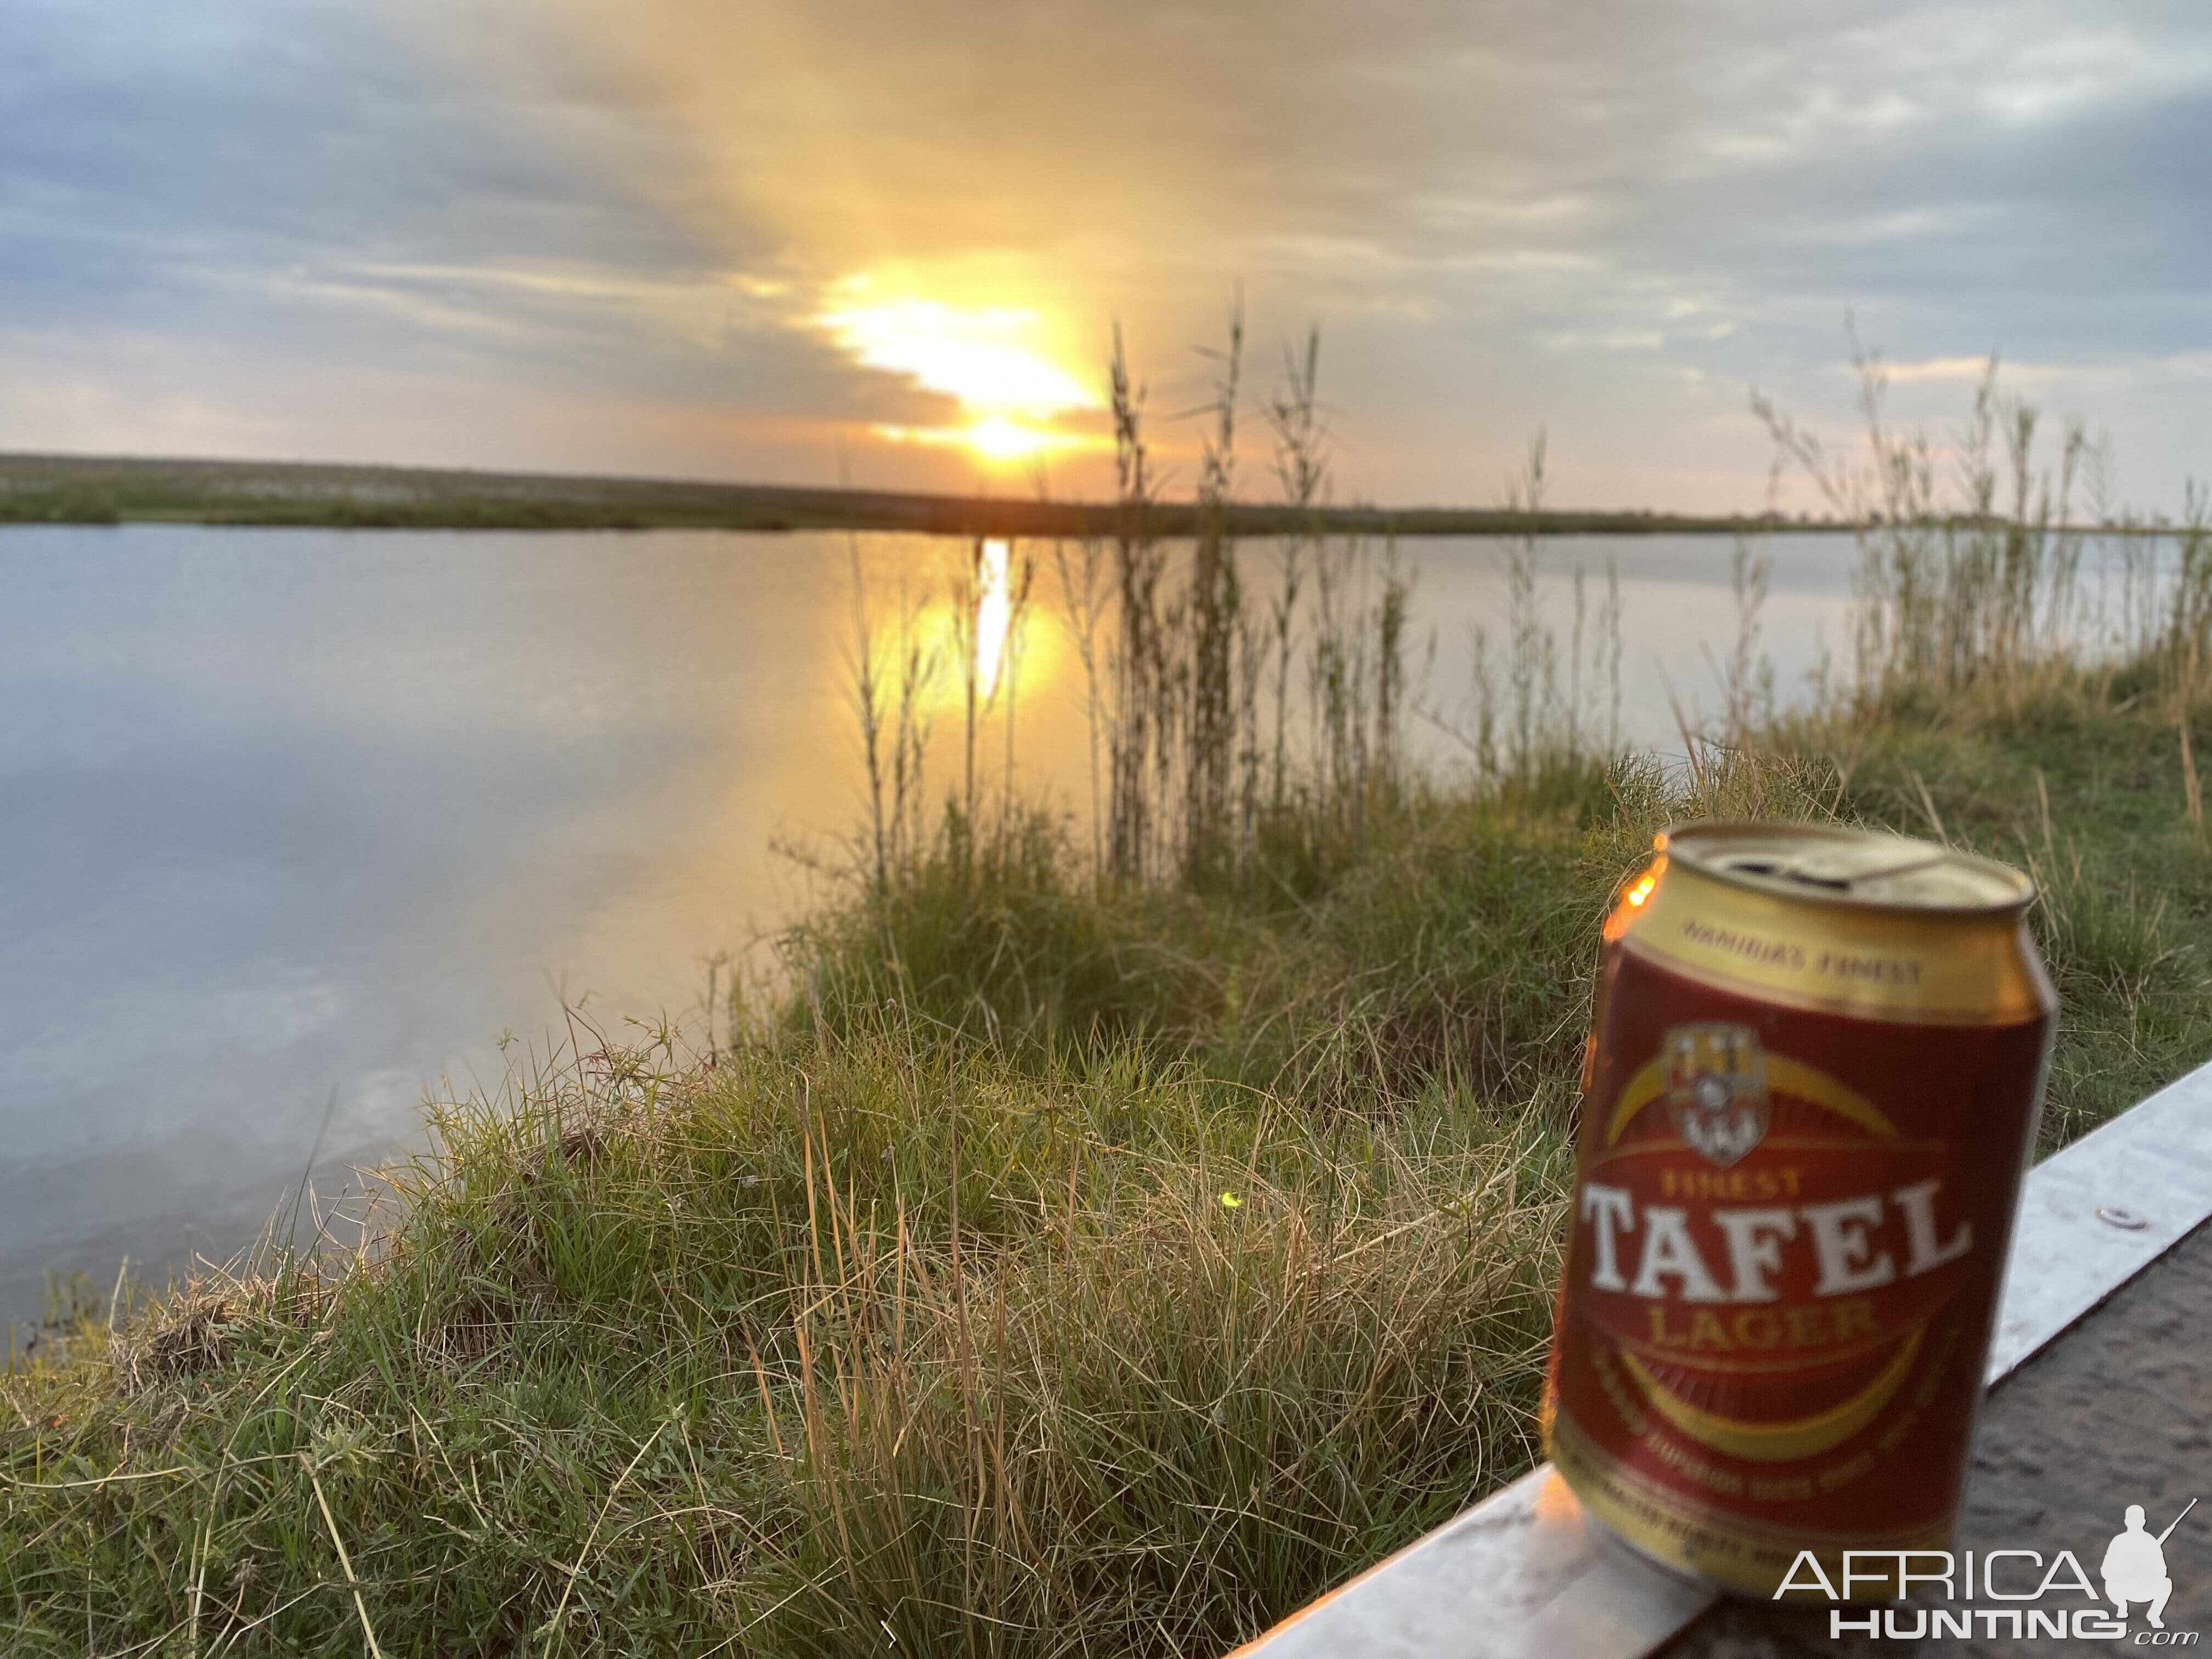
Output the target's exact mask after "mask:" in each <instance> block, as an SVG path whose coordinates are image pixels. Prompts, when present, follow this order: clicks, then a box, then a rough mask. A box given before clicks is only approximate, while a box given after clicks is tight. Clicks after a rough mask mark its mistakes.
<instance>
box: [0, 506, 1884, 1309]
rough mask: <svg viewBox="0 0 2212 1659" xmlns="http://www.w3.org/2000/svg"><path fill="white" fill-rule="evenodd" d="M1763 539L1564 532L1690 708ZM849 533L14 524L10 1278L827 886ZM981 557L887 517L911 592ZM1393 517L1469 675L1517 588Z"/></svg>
mask: <svg viewBox="0 0 2212 1659" xmlns="http://www.w3.org/2000/svg"><path fill="white" fill-rule="evenodd" d="M1731 551H1732V549H1731V544H1729V541H1728V540H1726V539H1725V538H1687V537H1685V538H1673V537H1665V538H1660V537H1655V538H1633V539H1601V538H1571V539H1562V540H1559V541H1554V542H1552V543H1549V544H1547V545H1546V547H1545V550H1544V551H1543V555H1542V571H1543V575H1542V578H1541V592H1542V594H1543V597H1544V603H1545V605H1546V606H1547V610H1548V611H1549V614H1550V615H1551V616H1552V617H1553V622H1554V624H1555V626H1557V627H1558V628H1559V629H1560V630H1561V632H1562V634H1563V635H1564V634H1565V631H1566V629H1568V627H1569V626H1570V623H1571V579H1572V573H1573V572H1574V571H1575V570H1576V569H1577V568H1582V569H1583V570H1584V571H1586V572H1587V573H1589V577H1590V579H1591V581H1592V583H1593V586H1592V588H1591V594H1592V597H1593V599H1594V598H1595V594H1596V593H1597V592H1599V591H1601V585H1602V580H1603V573H1604V569H1605V566H1606V564H1607V561H1611V562H1613V564H1614V565H1615V566H1616V567H1617V568H1618V570H1619V573H1620V584H1621V591H1622V598H1623V602H1624V609H1625V613H1626V641H1627V642H1626V650H1625V652H1624V654H1623V660H1622V694H1623V722H1624V726H1625V727H1626V731H1627V732H1628V733H1629V735H1630V736H1631V737H1632V738H1637V739H1640V740H1644V741H1651V742H1662V743H1663V742H1666V741H1668V740H1670V739H1671V736H1672V733H1673V732H1674V715H1673V714H1672V713H1671V712H1670V710H1669V708H1668V702H1667V690H1666V688H1667V686H1668V684H1669V683H1671V684H1672V685H1673V687H1674V689H1675V690H1676V691H1677V692H1678V693H1679V694H1680V696H1681V697H1682V698H1683V700H1684V701H1685V702H1691V703H1696V704H1702V705H1703V706H1704V707H1705V708H1707V709H1711V708H1712V707H1714V705H1715V704H1716V702H1717V696H1716V693H1715V690H1714V678H1713V673H1712V671H1711V667H1710V666H1709V665H1708V663H1707V662H1706V660H1705V654H1704V649H1705V647H1710V648H1711V651H1712V653H1714V654H1715V655H1716V656H1721V655H1725V654H1726V653H1727V652H1728V650H1729V647H1730V646H1731V644H1732V642H1733V641H1734V639H1735V631H1736V624H1735V612H1734V608H1733V601H1732V599H1731V598H1730V596H1729V559H1730V555H1731ZM1772 552H1773V557H1774V574H1773V579H1772V587H1771V597H1770V599H1768V601H1767V605H1766V607H1765V616H1764V628H1763V634H1762V637H1761V644H1762V646H1763V647H1764V648H1765V651H1766V653H1768V654H1769V655H1770V656H1771V659H1772V660H1773V662H1774V665H1775V668H1776V675H1777V683H1778V686H1779V687H1780V688H1781V689H1782V690H1784V692H1785V694H1786V693H1787V692H1788V691H1789V690H1790V688H1792V687H1793V686H1795V685H1796V684H1799V682H1800V681H1801V679H1802V675H1803V673H1804V672H1805V671H1806V670H1807V669H1808V667H1809V666H1810V665H1812V664H1813V662H1814V660H1815V659H1816V658H1817V656H1818V655H1819V653H1820V650H1821V649H1822V647H1824V645H1825V646H1826V647H1832V648H1835V649H1837V650H1838V652H1840V650H1841V649H1842V647H1844V644H1845V643H1846V642H1847V641H1848V638H1849V621H1848V611H1849V603H1850V588H1851V578H1852V574H1853V572H1854V570H1855V568H1856V566H1857V557H1856V555H1855V553H1854V552H1853V550H1852V549H1851V547H1850V544H1849V542H1848V541H1846V540H1843V539H1840V538H1826V537H1797V538H1781V539H1779V540H1778V541H1777V542H1776V543H1775V544H1774V545H1773V549H1772ZM951 556H953V555H952V554H951V552H950V551H949V550H948V549H947V548H946V547H945V545H944V544H936V543H931V542H929V541H927V540H925V539H923V538H897V537H877V538H866V539H865V542H864V547H863V557H864V562H865V564H866V567H867V568H868V570H869V571H870V572H871V573H872V574H871V576H870V578H869V581H870V585H871V586H872V590H873V591H874V592H876V594H877V603H878V610H879V611H880V612H885V613H887V612H888V611H890V610H891V609H892V608H893V605H892V602H891V600H890V599H889V597H888V595H889V592H890V589H891V588H892V587H894V586H896V583H897V581H898V580H900V579H901V575H902V573H903V577H904V580H906V581H907V582H908V585H909V588H910V591H912V592H915V593H920V592H922V591H923V590H925V589H927V588H928V587H930V586H932V585H933V584H936V585H939V586H941V583H942V580H943V577H944V573H945V571H947V570H948V569H949V568H951V567H950V562H949V561H950V558H951ZM1401 559H1402V560H1403V561H1404V562H1406V563H1407V564H1408V565H1410V566H1412V567H1413V568H1414V569H1415V570H1416V571H1417V573H1418V586H1417V588H1416V592H1415V598H1414V606H1415V615H1416V622H1417V624H1418V628H1417V631H1418V632H1419V633H1420V634H1421V635H1424V636H1425V635H1426V634H1427V633H1428V632H1429V631H1430V630H1431V629H1433V631H1434V635H1435V638H1436V641H1437V655H1436V659H1435V664H1434V666H1433V668H1432V669H1431V671H1430V675H1429V680H1428V695H1429V696H1430V697H1431V700H1432V701H1433V702H1436V703H1437V705H1439V706H1440V707H1443V708H1450V707H1451V706H1452V705H1453V704H1454V703H1455V702H1457V701H1458V700H1459V698H1460V696H1461V695H1462V690H1463V688H1464V686H1465V684H1466V683H1467V676H1468V662H1469V648H1468V640H1469V635H1470V629H1471V628H1472V627H1474V626H1475V625H1483V626H1486V627H1487V628H1488V629H1489V630H1490V632H1491V634H1492V637H1493V638H1494V637H1495V636H1496V635H1498V633H1499V632H1500V631H1501V630H1502V628H1503V609H1504V584H1503V579H1502V576H1501V574H1500V562H1499V554H1498V550H1497V549H1496V548H1495V547H1494V546H1492V545H1491V544H1485V543H1481V542H1475V541H1452V540H1439V541H1428V542H1415V543H1412V544H1407V545H1406V546H1405V547H1403V548H1402V549H1401ZM0 581H4V584H5V592H6V593H7V595H8V600H9V603H8V605H7V606H6V608H5V610H4V611H0V868H4V869H5V871H6V872H7V878H6V880H5V882H4V884H0V1009H4V1010H5V1014H4V1018H0V1315H5V1316H14V1317H19V1318H20V1317H23V1316H29V1315H33V1314H35V1312H36V1311H37V1310H38V1306H39V1303H40V1291H41V1286H42V1283H43V1275H44V1273H45V1272H46V1269H47V1268H48V1267H54V1268H56V1269H58V1270H61V1271H64V1272H67V1271H72V1270H81V1271H82V1272H84V1273H87V1274H88V1276H89V1277H91V1278H92V1279H95V1280H96V1281H98V1282H99V1284H100V1285H101V1286H102V1287H103V1288H104V1287H105V1286H106V1284H107V1283H108V1282H109V1281H110V1280H112V1278H113V1276H114V1275H115V1273H116V1271H117V1268H118V1263H119V1261H120V1260H121V1258H122V1257H123V1256H125V1255H126V1254H127V1255H129V1256H130V1258H131V1261H132V1262H133V1263H134V1264H137V1266H138V1267H141V1268H143V1270H145V1271H148V1272H151V1273H155V1274H157V1275H158V1274H160V1273H164V1272H167V1271H169V1270H173V1269H174V1268H176V1267H179V1266H181V1265H183V1264H184V1263H185V1262H186V1261H188V1260H189V1259H190V1256H191V1254H192V1253H194V1252H199V1253H204V1254H206V1255H213V1256H216V1257H225V1256H228V1255H230V1254H231V1253H232V1252H233V1251H234V1250H235V1249H238V1248H240V1246H241V1245H243V1244H245V1243H248V1242H250V1240H251V1239H252V1237H253V1236H254V1234H255V1233H256V1232H257V1231H258V1229H259V1227H260V1225H261V1224H262V1223H263V1222H264V1221H265V1220H266V1219H267V1218H268V1217H269V1216H270V1213H271V1212H272V1211H273V1210H274V1208H275V1207H276V1205H277V1203H278V1202H279V1201H280V1200H281V1199H282V1198H283V1196H284V1194H286V1192H287V1191H288V1189H289V1188H290V1187H291V1186H292V1185H293V1184H294V1183H295V1182H298V1181H299V1180H300V1179H301V1175H302V1173H303V1170H305V1168H306V1166H307V1160H308V1158H309V1154H310V1152H311V1151H312V1150H313V1147H314V1146H315V1145H316V1141H317V1137H318V1133H319V1130H320V1129H321V1127H322V1126H323V1125H324V1122H325V1113H326V1110H327V1112H328V1115H329V1122H328V1130H327V1133H326V1134H325V1135H324V1138H323V1141H322V1153H321V1158H320V1160H319V1163H318V1164H317V1166H316V1169H315V1170H314V1183H315V1186H316V1188H317V1189H318V1190H319V1191H321V1192H323V1193H325V1194H332V1193H336V1192H337V1191H338V1190H339V1189H340V1188H343V1186H344V1184H345V1183H346V1181H347V1175H346V1170H347V1167H348V1165H349V1164H363V1163H373V1162H375V1161H379V1160H382V1159H385V1158H389V1157H392V1156H393V1155H394V1154H397V1153H399V1152H403V1151H404V1150H405V1149H406V1148H407V1147H409V1146H412V1145H415V1144H417V1143H418V1142H419V1139H420V1131H419V1127H418V1119H417V1111H418V1107H419V1104H420V1102H421V1100H422V1095H423V1092H424V1091H425V1090H426V1088H427V1089H444V1088H446V1087H448V1086H451V1087H456V1088H460V1089H466V1088H468V1087H470V1086H471V1082H472V1080H480V1081H483V1082H487V1083H491V1082H495V1081H496V1080H497V1079H498V1078H499V1076H500V1073H501V1066H502V1063H503V1062H502V1060H501V1053H500V1050H499V1048H498V1046H497V1044H498V1039H499V1038H500V1036H501V1034H502V1033H503V1032H512V1033H513V1034H514V1035H515V1036H517V1037H519V1038H520V1039H521V1040H522V1041H523V1042H525V1043H536V1044H538V1046H540V1047H541V1048H542V1047H544V1046H545V1045H546V1044H547V1043H548V1042H550V1041H551V1040H552V1039H553V1037H554V1036H556V1035H557V1031H558V1028H559V1027H560V1025H561V1023H562V1014H561V1007H562V996H563V995H564V994H565V995H566V996H567V997H568V999H569V1000H571V1001H575V1000H582V1002H583V1004H584V1006H585V1008H586V1012H588V1013H589V1014H590V1015H591V1016H592V1017H593V1018H595V1019H597V1020H599V1022H601V1023H603V1024H611V1025H613V1026H615V1027H616V1028H617V1029H619V1028H620V1022H621V1021H622V1019H623V1018H624V1017H626V1016H635V1017H647V1018H649V1017H652V1016H654V1015H656V1014H658V1013H660V1012H667V1013H670V1014H671V1015H675V1016H678V1017H679V1018H689V1017H690V1015H691V1014H693V1013H694V1012H696V1008H697V1006H698V1003H699V997H700V992H701V990H702V987H703V984H704V969H703V966H702V964H703V963H704V961H705V960H706V958H707V957H708V956H709V954H710V953H713V952H715V951H723V950H731V949H735V948H738V947H742V946H744V945H745V944H746V943H747V941H748V940H750V939H755V938H757V937H758V936H759V935H760V934H761V933H763V930H766V929H768V928H770V927H773V925H774V924H775V921H777V920H778V919H779V918H781V917H785V916H787V915H790V914H792V912H793V908H795V907H797V906H799V905H801V904H803V903H805V902H806V899H807V896H808V887H807V882H808V880H809V878H808V877H807V876H806V875H805V869H804V866H803V865H802V864H801V863H800V862H799V861H798V860H793V859H791V858H789V857H787V856H784V855H781V854H778V853H776V852H775V851H772V850H771V843H772V842H778V843H781V844H784V845H787V846H788V845H811V846H814V847H816V848H826V847H831V846H834V844H835V842H836V837H837V836H838V835H839V834H840V833H841V832H842V831H843V830H844V829H847V828H848V826H849V825H850V824H852V823H854V821H855V818H856V815H857V812H858V810H859V806H860V790H859V762H858V751H857V746H856V742H855V739H854V736H853V726H852V720H851V716H850V712H849V707H848V698H847V690H846V678H845V669H844V662H845V660H846V657H847V654H848V650H849V643H850V641H851V639H852V637H853V612H852V598H853V582H852V574H851V565H850V562H849V554H848V544H847V543H846V540H845V538H842V536H829V535H793V536H779V537H770V536H745V535H737V534H721V533H712V532H702V533H687V532H656V533H652V534H645V535H602V534H571V533H547V534H528V533H515V534H505V533H486V532H471V533H452V534H447V533H416V532H336V531H332V532H322V531H291V530H284V531H268V530H232V529H220V528H198V527H184V526H125V527H121V528H75V527H69V528H59V527H56V528H49V527H16V528H9V529H0ZM1043 585H1044V586H1045V587H1046V588H1048V589H1049V587H1050V586H1051V584H1050V582H1049V581H1046V582H1045V583H1044V584H1043ZM1030 637H1031V644H1030V648H1029V651H1028V653H1027V655H1026V658H1025V662H1026V665H1027V666H1026V668H1025V671H1024V693H1023V696H1024V701H1023V702H1022V705H1021V711H1020V720H1019V723H1020V732H1021V738H1022V741H1021V744H1020V747H1019V749H1018V765H1019V766H1020V767H1021V768H1022V769H1023V770H1024V775H1025V779H1026V781H1027V782H1028V783H1029V784H1030V786H1031V787H1043V788H1054V789H1060V790H1063V791H1065V792H1066V796H1067V798H1068V799H1069V800H1070V801H1071V803H1079V802H1080V801H1081V800H1082V799H1085V797H1086V796H1087V783H1086V781H1085V772H1084V770H1083V767H1084V762H1083V760H1082V756H1083V755H1084V753H1085V741H1084V737H1083V732H1084V727H1083V723H1082V714H1081V707H1080V699H1079V681H1078V679H1077V678H1076V676H1075V670H1074V663H1075V657H1074V653H1073V652H1072V651H1071V650H1070V649H1069V648H1068V647H1067V645H1066V637H1065V635H1064V634H1063V633H1062V632H1061V631H1060V630H1059V629H1058V627H1057V624H1056V623H1055V622H1054V620H1053V619H1051V618H1050V617H1042V616H1041V617H1038V618H1037V619H1036V627H1035V631H1034V632H1033V633H1032V635H1031V636H1030ZM948 714H949V710H948ZM951 730H952V726H951V720H950V719H949V718H948V720H945V722H944V723H943V724H942V725H941V726H940V733H943V732H950V731H951ZM939 741H940V750H941V751H942V752H943V753H945V755H947V756H949V755H950V753H951V740H950V739H948V738H945V737H943V736H942V735H941V736H940V740H939ZM1431 741H1432V742H1439V741H1440V740H1437V739H1431ZM1445 746H1446V747H1448V745H1445Z"/></svg>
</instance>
